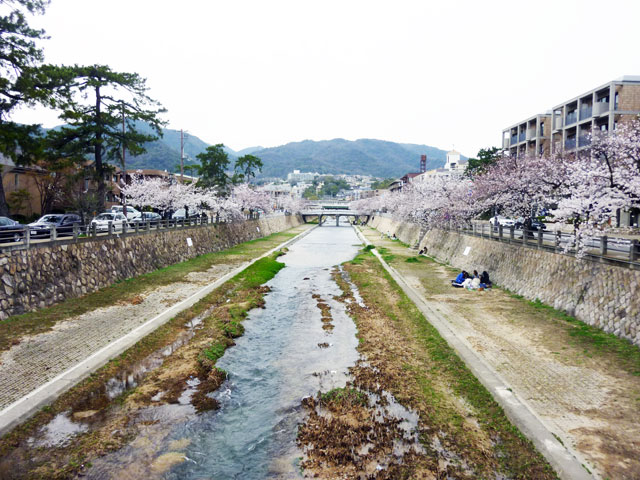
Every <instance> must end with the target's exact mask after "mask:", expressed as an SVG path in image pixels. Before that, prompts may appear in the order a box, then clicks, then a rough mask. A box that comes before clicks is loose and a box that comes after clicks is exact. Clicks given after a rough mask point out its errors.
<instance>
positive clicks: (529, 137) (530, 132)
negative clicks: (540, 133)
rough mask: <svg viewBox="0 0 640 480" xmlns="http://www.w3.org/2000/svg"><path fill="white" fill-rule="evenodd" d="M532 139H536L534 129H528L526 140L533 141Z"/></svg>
mask: <svg viewBox="0 0 640 480" xmlns="http://www.w3.org/2000/svg"><path fill="white" fill-rule="evenodd" d="M534 138H536V129H535V128H529V129H528V130H527V140H533V139H534Z"/></svg>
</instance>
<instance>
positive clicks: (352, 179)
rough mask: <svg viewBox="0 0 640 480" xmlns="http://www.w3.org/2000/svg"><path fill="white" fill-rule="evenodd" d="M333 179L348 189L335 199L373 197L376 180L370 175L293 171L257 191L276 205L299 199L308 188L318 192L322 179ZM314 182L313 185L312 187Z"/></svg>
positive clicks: (339, 193)
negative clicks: (372, 187)
mask: <svg viewBox="0 0 640 480" xmlns="http://www.w3.org/2000/svg"><path fill="white" fill-rule="evenodd" d="M325 176H327V177H334V178H336V179H341V180H344V181H345V182H346V183H347V184H348V185H349V189H348V190H347V189H346V190H343V191H340V192H338V194H337V195H336V198H340V199H344V200H359V199H360V198H366V197H367V196H373V195H374V193H369V192H372V190H371V185H372V184H373V182H375V181H376V180H377V179H376V178H375V177H372V176H370V175H351V174H320V173H312V172H301V171H300V170H294V171H293V172H290V173H288V174H287V180H286V181H284V180H280V181H273V182H269V183H266V184H264V185H261V186H260V187H258V189H259V190H262V191H264V192H267V193H268V194H269V195H270V196H271V197H272V198H274V200H275V201H276V203H277V200H278V199H279V198H282V197H284V196H290V197H292V198H301V197H302V195H303V194H304V192H305V191H306V190H307V189H308V188H309V187H315V189H316V192H318V193H319V192H320V191H321V189H322V186H323V184H324V182H323V181H322V177H325ZM314 182H315V185H314Z"/></svg>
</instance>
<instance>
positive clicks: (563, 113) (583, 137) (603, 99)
mask: <svg viewBox="0 0 640 480" xmlns="http://www.w3.org/2000/svg"><path fill="white" fill-rule="evenodd" d="M638 114H640V76H624V77H621V78H618V79H616V80H612V81H610V82H608V83H605V84H604V85H601V86H599V87H597V88H594V89H592V90H589V91H588V92H585V93H583V94H582V95H578V96H577V97H574V98H571V99H569V100H567V101H565V102H562V103H560V104H559V105H556V106H555V107H553V108H552V109H551V110H548V111H547V112H546V113H540V114H537V115H534V116H532V117H529V118H527V119H525V120H523V121H521V122H518V123H516V124H514V125H511V126H510V127H507V128H505V129H504V130H503V131H502V148H503V149H504V150H505V151H506V152H508V153H509V154H510V155H517V156H524V155H546V154H550V153H554V152H561V151H564V152H574V151H579V150H580V149H584V148H587V147H588V146H589V143H590V134H591V133H593V132H595V131H596V130H599V131H604V132H610V131H613V130H615V128H616V125H617V124H618V122H621V121H625V120H626V119H631V118H634V117H636V116H637V115H638Z"/></svg>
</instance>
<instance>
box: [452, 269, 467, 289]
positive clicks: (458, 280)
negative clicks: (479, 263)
mask: <svg viewBox="0 0 640 480" xmlns="http://www.w3.org/2000/svg"><path fill="white" fill-rule="evenodd" d="M467 278H469V274H468V273H467V272H465V271H464V270H463V271H461V272H460V273H459V274H458V276H457V277H456V279H455V280H451V286H452V287H456V288H462V283H463V282H464V281H465V280H466V279H467Z"/></svg>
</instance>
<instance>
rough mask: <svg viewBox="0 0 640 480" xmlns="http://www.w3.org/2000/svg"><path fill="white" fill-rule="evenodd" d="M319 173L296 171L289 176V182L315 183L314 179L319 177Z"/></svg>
mask: <svg viewBox="0 0 640 480" xmlns="http://www.w3.org/2000/svg"><path fill="white" fill-rule="evenodd" d="M319 175H320V174H319V173H317V172H316V173H311V172H300V170H294V171H293V172H291V173H288V174H287V181H288V182H313V179H314V178H316V177H318V176H319Z"/></svg>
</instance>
